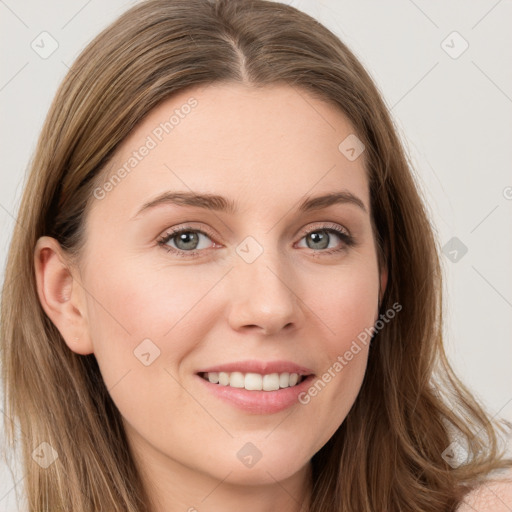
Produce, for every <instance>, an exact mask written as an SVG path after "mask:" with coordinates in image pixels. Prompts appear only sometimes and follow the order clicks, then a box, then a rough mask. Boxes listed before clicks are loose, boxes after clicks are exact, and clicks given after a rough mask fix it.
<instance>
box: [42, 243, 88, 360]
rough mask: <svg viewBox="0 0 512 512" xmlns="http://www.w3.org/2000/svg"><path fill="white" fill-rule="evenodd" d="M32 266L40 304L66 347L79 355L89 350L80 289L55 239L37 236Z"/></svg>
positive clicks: (82, 297) (83, 304)
mask: <svg viewBox="0 0 512 512" xmlns="http://www.w3.org/2000/svg"><path fill="white" fill-rule="evenodd" d="M34 268H35V277H36V283H37V293H38V296H39V301H40V303H41V306H42V308H43V310H44V311H45V313H46V314H47V315H48V317H49V318H50V320H51V321H52V322H53V324H54V325H55V326H56V327H57V329H58V330H59V332H60V333H61V335H62V337H63V339H64V341H65V342H66V344H67V345H68V347H69V348H70V349H71V350H72V351H73V352H76V353H78V354H83V355H85V354H90V353H92V352H93V347H92V344H91V342H90V339H89V335H88V332H89V331H88V328H87V327H88V326H87V318H86V316H85V315H84V313H85V301H84V295H83V288H82V286H81V285H80V283H79V282H78V280H77V279H76V276H73V271H72V268H71V266H70V264H69V262H68V260H67V258H66V256H65V254H64V251H63V249H62V247H61V246H60V244H59V242H58V241H57V240H55V238H51V237H48V236H43V237H41V238H39V240H38V241H37V243H36V247H35V250H34ZM77 338H78V340H79V341H76V339H77Z"/></svg>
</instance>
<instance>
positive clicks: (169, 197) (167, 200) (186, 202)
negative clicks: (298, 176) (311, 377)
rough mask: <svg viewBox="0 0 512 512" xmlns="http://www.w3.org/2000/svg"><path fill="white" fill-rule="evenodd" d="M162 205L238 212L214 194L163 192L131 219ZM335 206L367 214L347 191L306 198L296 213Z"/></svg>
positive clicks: (359, 200) (234, 206) (229, 201)
mask: <svg viewBox="0 0 512 512" xmlns="http://www.w3.org/2000/svg"><path fill="white" fill-rule="evenodd" d="M164 204H171V205H178V206H195V207H197V208H204V209H206V210H213V211H217V212H226V213H230V214H235V213H237V211H238V207H237V204H236V202H234V201H232V200H231V199H227V198H226V197H223V196H219V195H216V194H199V193H196V192H164V193H163V194H161V195H159V196H157V197H156V198H155V199H152V200H151V201H149V202H147V203H145V204H144V205H143V206H142V208H140V210H139V211H138V212H137V213H136V214H135V215H134V217H132V219H135V218H136V217H138V216H139V215H140V214H142V213H143V212H145V211H148V210H150V209H152V208H155V207H157V206H160V205H164ZM336 204H352V205H355V206H357V207H359V208H360V209H361V210H363V211H364V212H366V213H368V211H367V209H366V206H365V205H364V203H363V201H362V200H361V199H359V197H357V196H356V195H354V194H352V192H349V191H347V190H342V191H339V192H331V193H329V194H324V195H321V196H316V197H311V196H308V197H307V198H306V199H304V200H303V201H302V202H301V203H300V204H299V206H298V207H297V211H298V212H300V213H305V212H309V211H313V210H321V209H323V208H328V207H329V206H332V205H336Z"/></svg>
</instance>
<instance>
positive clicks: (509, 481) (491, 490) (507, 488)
mask: <svg viewBox="0 0 512 512" xmlns="http://www.w3.org/2000/svg"><path fill="white" fill-rule="evenodd" d="M511 510H512V470H508V471H506V472H503V473H501V474H500V475H499V476H496V477H494V478H493V479H490V480H489V481H488V482H486V483H485V484H483V485H481V486H480V487H477V488H476V489H473V491H471V492H470V493H469V494H468V495H466V497H465V498H464V500H463V501H462V503H461V504H460V506H459V508H458V509H457V512H510V511H511Z"/></svg>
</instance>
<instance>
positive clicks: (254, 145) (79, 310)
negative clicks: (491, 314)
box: [1, 0, 512, 512]
mask: <svg viewBox="0 0 512 512" xmlns="http://www.w3.org/2000/svg"><path fill="white" fill-rule="evenodd" d="M440 312H441V275H440V268H439V261H438V256H437V248H436V242H435V240H434V237H433V234H432V230H431V227H430V223H429V220H428V217H427V215H426V213H425V209H424V207H423V204H422V201H421V198H420V196H419V194H418V191H417V189H416V185H415V183H414V181H413V179H412V177H411V173H410V169H409V165H408V162H407V159H406V156H405V154H404V152H403V149H402V148H401V146H400V143H399V140H398V138H397V136H396V134H395V131H394V128H393V125H392V122H391V120H390V117H389V114H388V112H387V111H386V108H385V106H384V104H383V102H382V100H381V98H380V96H379V94H378V92H377V90H376V88H375V86H374V85H373V83H372V81H371V79H370V78H369V76H368V74H367V73H366V71H365V70H364V69H363V67H362V66H361V64H360V63H359V62H358V61H357V60H356V58H355V57H354V55H353V54H352V53H351V52H350V51H349V50H348V48H347V47H346V46H345V45H344V44H343V43H342V42H340V41H339V39H338V38H336V37H335V36H334V35H333V34H332V33H331V32H329V31H328V30H327V29H326V28H325V27H323V26H321V25H320V24H318V23H317V22H316V21H314V20H313V19H312V18H310V17H308V16H307V15H305V14H303V13H301V12H299V11H298V10H296V9H294V8H292V7H289V6H286V5H282V4H277V3H273V2H267V1H254V2H248V1H229V2H228V1H222V0H221V1H218V2H208V1H205V0H193V1H185V0H171V1H169V0H165V1H164V0H149V1H146V2H143V3H141V4H140V5H137V6H136V7H134V8H132V9H130V10H129V11H128V12H127V13H126V14H124V15H123V16H121V17H120V18H119V19H118V20H117V21H116V22H114V23H113V24H112V25H111V26H110V27H108V28H107V29H106V30H105V31H103V32H102V33H101V34H100V35H99V36H98V37H97V38H96V39H95V40H94V41H92V43H91V44H90V45H89V46H88V47H87V48H86V49H85V50H84V52H83V53H82V54H81V55H80V56H79V58H78V59H77V61H76V62H75V64H74V65H73V67H72V68H71V70H70V72H69V74H68V75H67V77H66V78H65V80H64V82H63V84H62V85H61V87H60V89H59V91H58V92H57V95H56V98H55V100H54V102H53V105H52V107H51V109H50V112H49V114H48V117H47V119H46V122H45V125H44V127H43V131H42V134H41V137H40V140H39V144H38V147H37V150H36V155H35V158H34V161H33V167H32V172H31V174H30V177H29V179H28V182H27V185H26V189H25V192H24V196H23V199H22V204H21V208H20V214H19V219H18V222H17V225H16V229H15V232H14V236H13V240H12V244H11V248H10V252H9V258H8V264H7V271H6V279H5V285H4V289H3V300H2V333H1V334H2V336H1V338H2V352H3V354H2V356H3V382H4V388H5V395H6V404H5V411H6V413H7V414H8V416H9V418H14V419H17V420H18V421H19V425H20V430H21V434H20V437H19V439H20V441H21V443H22V447H23V450H22V461H23V463H24V468H25V471H26V479H25V482H26V483H25V487H26V497H27V502H28V503H27V507H28V510H29V511H31V512H32V511H38V512H39V511H52V512H53V511H56V510H73V511H74V512H79V511H80V512H81V511H89V510H91V511H92V510H108V511H125V510H126V511H131V512H135V511H137V512H139V511H152V512H160V511H174V510H189V511H194V510H199V511H201V510H224V511H230V510H240V509H242V510H247V511H263V510H284V511H294V512H295V511H299V510H301V511H315V512H320V511H322V512H324V511H332V510H336V511H379V512H382V511H399V510H400V511H406V510H411V511H412V510H414V511H425V512H426V511H437V512H438V511H454V510H457V509H458V510H464V507H473V508H474V506H476V505H477V504H479V503H481V501H480V502H479V501H478V499H480V500H481V499H484V500H487V499H488V498H489V496H494V494H495V493H500V492H503V491H504V490H505V491H506V490H507V489H509V486H508V485H507V484H506V483H505V484H503V483H502V484H492V485H501V487H490V484H485V485H484V482H485V480H486V478H487V477H489V476H490V474H491V472H493V471H495V470H500V469H504V468H510V466H512V461H509V460H505V459H504V458H503V456H502V454H501V453H500V449H499V443H498V435H499V429H500V426H499V425H498V424H495V423H494V422H491V420H490V418H489V417H488V416H487V415H486V413H485V412H484V411H483V410H482V408H481V407H480V406H479V404H478V403H477V402H476V401H475V399H474V398H473V397H472V396H471V395H470V394H469V392H468V391H467V390H466V388H465V387H464V386H463V384H462V383H461V382H460V381H459V380H458V379H457V377H456V376H455V375H454V374H453V372H452V370H451V368H450V366H449V364H448V362H447V360H446V356H445V353H444V351H443V344H442V337H441V333H442V326H441V313H440ZM6 427H7V433H8V435H9V437H8V441H9V443H11V444H13V443H14V440H15V437H16V436H15V432H14V430H13V429H12V425H11V422H10V420H6ZM479 489H480V490H479ZM472 490H473V492H471V491H472ZM482 490H483V491H484V494H482ZM477 495H479V496H480V498H478V496H477ZM478 506H480V505H478ZM489 507H490V508H489ZM470 510H471V508H470ZM478 510H481V511H483V510H493V511H494V510H497V507H496V504H491V505H489V506H488V507H487V508H479V509H478Z"/></svg>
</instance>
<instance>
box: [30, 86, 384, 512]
mask: <svg viewBox="0 0 512 512" xmlns="http://www.w3.org/2000/svg"><path fill="white" fill-rule="evenodd" d="M191 97H194V98H196V99H197V101H198V104H197V106H196V107H195V108H194V109H192V110H191V112H190V113H189V114H188V115H187V116H186V117H184V118H183V119H181V120H180V123H179V124H178V125H177V126H176V127H174V129H173V131H172V132H171V133H169V134H167V135H165V136H164V138H163V140H162V141H161V142H160V143H159V144H158V145H157V147H155V148H154V149H152V150H151V151H150V152H149V154H148V155H147V156H146V157H144V158H143V159H142V160H141V161H140V162H139V163H138V164H137V166H136V167H135V168H134V169H133V170H132V171H131V172H130V173H129V174H128V175H127V176H126V177H125V178H124V179H123V180H122V181H121V182H120V183H119V184H117V185H116V186H115V187H114V188H113V189H112V190H110V191H109V192H108V193H107V194H106V195H105V197H104V198H103V199H101V200H99V199H94V198H92V204H91V209H90V212H89V213H88V216H87V219H86V226H85V229H86V247H85V250H84V253H83V254H82V255H81V259H80V263H79V265H78V267H73V266H72V265H71V263H70V261H69V259H68V258H67V257H66V254H65V253H63V251H62V250H61V248H60V247H59V245H58V243H57V242H56V241H55V240H54V239H51V238H49V237H42V238H41V239H40V240H39V241H38V244H37V246H36V250H35V261H36V274H37V283H38V292H39V296H40V300H41V304H42V306H43V308H44V309H45V311H46V313H47V314H48V315H49V317H50V318H51V320H52V321H53V322H54V323H55V325H56V326H57V327H58V329H59V330H60V332H61V333H62V335H63V337H64V339H65V341H66V343H67V345H68V346H69V348H70V349H71V350H73V351H75V352H77V353H79V354H90V353H94V354H95V357H96V358H97V360H98V363H99V366H100V369H101V372H102V375H103V378H104V380H105V383H106V385H107V387H108V389H109V392H110V394H111V396H112V399H113V400H114V402H115V404H116V405H117V407H118V408H119V410H120V412H121V414H122V416H123V421H124V424H125V427H126V431H127V436H128V439H129V442H130V445H131V447H132V448H133V451H134V454H135V457H136V460H137V463H138V464H139V467H140V468H141V472H142V474H143V478H144V480H145V482H146V484H147V486H148V488H149V489H150V492H151V496H152V501H153V502H154V505H155V510H156V511H157V512H163V511H166V512H169V511H178V510H179V511H185V510H189V511H193V510H199V511H202V510H223V511H225V512H231V511H235V510H237V511H238V510H245V511H247V512H256V511H258V512H263V511H269V512H270V511H274V510H283V511H289V512H291V511H294V512H295V511H299V510H300V509H301V506H300V504H301V503H302V502H306V501H307V499H308V497H309V494H310V491H311V489H310V485H309V482H310V470H311V466H310V460H311V457H312V456H313V455H314V454H315V453H316V452H317V451H318V450H319V449H320V448H321V447H322V446H323V445H324V444H325V443H326V442H327V441H328V440H329V438H330V437H331V436H332V435H333V434H334V432H335V431H336V430H337V428H338V427H339V426H340V424H341V423H342V422H343V420H344V419H345V417H346V415H347V413H348V412H349V410H350V408H351V407H352V405H353V403H354V401H355V399H356V397H357V394H358V392H359V389H360V386H361V383H362V379H363V376H364V373H365V370H366V363H367V355H368V347H367V346H362V350H361V351H360V352H359V353H358V354H357V355H356V356H354V358H353V359H352V360H351V361H350V363H349V364H347V365H346V366H345V367H344V368H343V370H342V371H340V372H339V373H337V374H336V376H335V377H334V378H333V379H332V380H331V381H330V382H329V383H328V384H327V385H326V386H325V387H324V388H323V389H322V391H321V392H320V393H318V394H317V396H315V397H313V398H311V400H310V402H309V403H308V404H305V405H303V404H300V403H298V402H297V403H295V404H294V405H293V406H292V407H290V408H288V409H285V410H284V411H281V412H278V413H274V414H257V413H248V412H245V411H242V410H240V409H237V408H235V407H234V406H232V405H231V404H229V403H225V402H221V401H220V400H219V399H218V398H216V397H215V396H213V395H212V394H211V393H206V392H205V389H204V386H203V383H202V382H201V381H198V378H197V376H196V375H195V373H196V372H197V371H199V370H200V369H201V368H205V367H208V366H212V365H215V364H221V363H226V362H232V361H239V360H245V359H260V360H276V359H284V360H289V361H293V362H295V363H297V364H300V365H304V366H306V367H308V368H310V369H312V370H313V372H314V373H315V375H316V376H317V377H318V376H321V375H322V374H323V373H324V372H325V371H326V370H327V369H328V368H329V367H332V365H333V363H334V362H335V361H336V359H337V357H338V356H339V355H343V354H344V353H345V352H346V351H347V350H348V349H349V347H350V345H351V343H352V342H353V340H355V339H356V337H357V335H358V334H359V333H361V332H362V331H363V330H364V329H365V328H368V327H370V326H372V325H373V324H374V322H375V320H376V319H377V318H378V301H379V294H380V295H381V296H382V294H383V292H384V289H385V286H386V281H387V271H386V269H381V271H379V265H378V259H377V251H376V245H375V240H374V236H373V232H372V228H371V217H370V197H369V188H368V180H367V176H366V171H365V167H364V160H363V157H364V153H363V155H362V156H361V157H359V158H357V159H356V160H354V161H349V160H348V159H347V158H346V157H345V156H344V155H343V154H342V153H341V152H340V151H339V150H338V145H339V144H340V142H341V141H343V140H344V139H345V137H347V136H348V135H350V134H353V133H354V129H353V128H352V126H351V125H350V123H349V121H348V120H347V118H346V117H345V116H344V115H343V114H342V112H341V111H340V110H338V109H336V108H335V107H334V106H332V105H329V104H327V103H325V102H323V101H320V100H318V99H315V98H313V97H312V96H310V95H309V94H308V93H306V92H305V91H302V90H300V91H299V90H298V89H296V88H290V87H288V86H286V85H282V86H281V85H279V86H276V85H274V86H271V87H266V88H263V89H262V88H260V89H256V88H253V87H248V86H244V85H239V84H221V85H219V84H214V85H210V86H208V87H200V88H194V89H190V90H187V91H182V92H180V93H179V94H177V95H175V96H174V97H172V98H170V99H168V100H166V101H165V102H164V103H162V104H160V105H159V106H158V107H156V108H155V109H154V110H153V111H152V112H151V113H150V114H149V115H148V116H147V117H146V118H145V119H144V120H143V122H142V123H141V124H139V125H138V126H137V127H136V128H135V129H134V131H133V132H132V133H131V134H130V136H129V137H128V138H127V139H126V140H125V141H124V142H123V144H122V146H121V147H120V149H119V150H118V152H117V154H116V156H115V160H114V162H113V163H112V166H111V168H110V174H111V175H112V174H114V173H115V172H116V171H117V169H119V167H121V166H122V165H123V164H124V163H125V162H126V161H127V160H128V158H129V157H130V156H131V155H132V152H133V151H135V150H137V149H138V148H140V146H141V145H143V144H144V141H145V140H147V137H148V135H150V134H151V133H152V131H153V130H154V129H155V127H156V126H158V125H159V123H161V122H163V121H165V120H167V119H169V117H170V115H172V113H173V111H174V109H176V108H180V106H181V105H183V104H184V103H186V101H187V100H188V99H189V98H191ZM191 190H193V191H195V192H201V193H212V194H219V195H223V196H225V197H226V198H229V199H232V200H235V201H236V202H237V204H238V207H239V211H238V213H237V214H231V213H228V212H214V211H209V210H204V209H202V208H199V207H190V206H183V205H172V204H163V205H160V206H158V207H155V208H152V209H148V210H147V211H145V212H144V213H142V214H141V215H139V216H137V217H135V218H133V217H134V216H135V215H136V213H137V212H138V210H139V209H140V208H141V207H142V205H144V204H145V203H146V202H148V201H149V200H152V199H153V198H155V197H156V196H158V195H160V194H161V193H162V192H164V191H191ZM339 190H345V191H349V192H351V193H352V194H353V195H355V196H357V197H358V198H359V199H360V200H361V201H362V203H363V204H364V206H365V208H366V211H364V210H363V209H362V208H360V207H358V206H357V205H355V204H351V203H345V204H336V205H331V206H329V207H327V208H323V209H318V210H315V211H311V212H309V213H297V212H296V211H295V208H296V207H297V204H298V203H299V202H300V201H302V200H303V199H304V197H305V195H308V196H317V195H322V194H325V193H330V192H333V191H339ZM185 223H186V224H185ZM184 225H186V226H187V227H191V228H193V229H198V230H203V231H204V230H205V229H207V230H209V231H211V233H212V234H213V236H212V237H210V236H209V235H201V234H199V237H200V238H199V245H198V246H197V247H199V249H198V252H199V254H198V256H196V257H191V256H188V255H187V253H186V250H187V246H186V245H185V249H183V247H184V245H183V244H181V245H178V244H179V240H178V239H177V237H175V238H174V239H173V240H172V241H169V242H168V243H167V246H168V247H169V246H171V247H173V248H174V249H176V250H178V248H182V252H185V254H184V256H179V255H177V254H175V253H173V252H168V251H167V250H166V249H165V248H164V247H162V246H160V245H158V243H157V240H158V239H159V238H161V237H162V236H163V235H165V234H166V233H167V232H168V231H169V229H170V228H172V227H181V226H184ZM326 225H336V226H338V227H339V228H341V229H344V230H346V231H347V232H348V233H350V235H351V236H352V237H353V238H354V240H355V241H356V244H355V245H353V246H348V245H346V244H345V242H344V241H343V239H341V238H339V237H338V236H337V235H336V234H335V233H329V246H328V248H324V246H321V244H319V242H318V241H317V240H315V239H314V237H311V235H308V234H307V232H308V231H309V232H315V233H318V232H319V230H320V234H321V233H322V232H321V230H322V229H325V226H326ZM324 235H325V233H324ZM248 236H251V237H253V238H254V239H255V240H256V241H257V242H258V244H259V245H260V246H261V248H262V249H263V252H262V254H261V255H259V257H258V258H257V259H256V260H255V261H253V262H252V263H248V262H247V261H245V260H244V259H243V258H242V257H240V256H239V254H238V253H237V252H236V248H237V246H238V245H239V244H240V243H241V242H242V241H243V240H244V239H245V238H246V237H248ZM188 243H189V247H190V246H191V244H190V241H189V242H188ZM315 243H316V245H315ZM326 245H327V244H326ZM331 248H340V250H339V251H338V252H335V253H332V254H326V251H327V250H329V249H331ZM188 250H189V251H190V249H188ZM147 338H149V339H150V340H152V342H153V343H154V344H155V345H156V346H157V347H158V349H159V350H160V356H159V357H157V358H156V359H155V360H154V361H153V362H152V363H151V364H150V365H149V366H145V365H144V364H142V363H141V362H140V360H139V359H137V358H136V357H135V356H134V350H135V349H136V348H137V346H138V345H139V344H140V343H141V342H142V340H144V339H147ZM248 442H250V443H252V444H254V445H255V446H256V447H257V448H258V450H259V451H260V452H261V454H262V457H261V459H260V460H259V461H258V462H257V463H256V464H255V465H253V466H252V467H246V466H245V465H244V464H242V463H241V462H240V460H239V459H238V457H237V452H238V451H239V450H240V449H241V448H242V447H243V446H244V445H245V444H246V443H248Z"/></svg>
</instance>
